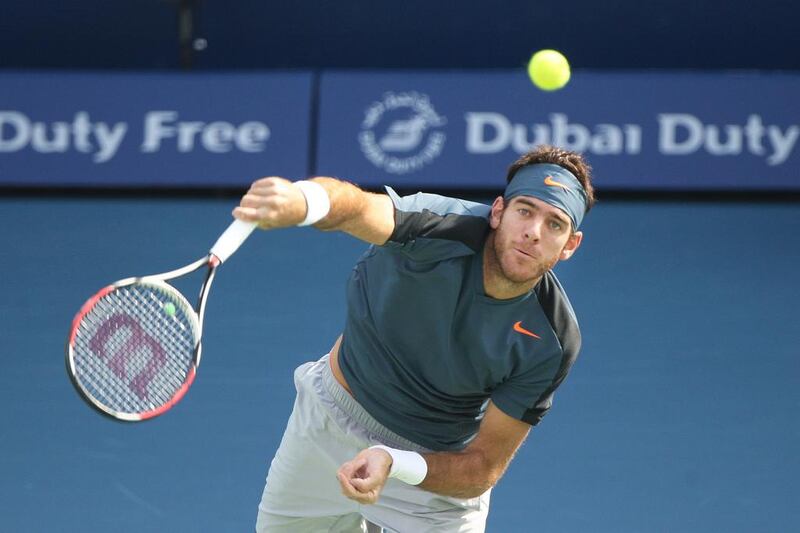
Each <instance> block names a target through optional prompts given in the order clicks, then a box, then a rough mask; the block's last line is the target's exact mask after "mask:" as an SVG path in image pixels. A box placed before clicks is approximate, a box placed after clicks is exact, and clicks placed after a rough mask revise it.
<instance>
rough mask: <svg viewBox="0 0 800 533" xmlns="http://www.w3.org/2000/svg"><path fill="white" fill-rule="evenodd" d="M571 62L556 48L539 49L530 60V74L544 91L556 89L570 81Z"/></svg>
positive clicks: (533, 80)
mask: <svg viewBox="0 0 800 533" xmlns="http://www.w3.org/2000/svg"><path fill="white" fill-rule="evenodd" d="M569 75H570V72H569V62H568V61H567V58H566V57H564V56H563V55H562V54H561V52H558V51H556V50H539V51H538V52H536V53H535V54H533V56H531V60H530V61H529V62H528V76H530V78H531V81H532V82H533V84H534V85H536V86H537V87H538V88H540V89H541V90H543V91H555V90H557V89H560V88H562V87H563V86H564V85H566V84H567V82H568V81H569Z"/></svg>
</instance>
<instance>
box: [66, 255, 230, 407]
mask: <svg viewBox="0 0 800 533" xmlns="http://www.w3.org/2000/svg"><path fill="white" fill-rule="evenodd" d="M220 264H221V262H220V260H219V259H218V258H217V257H216V256H215V255H214V254H211V253H209V254H208V255H207V256H206V257H203V258H200V259H198V260H197V261H194V262H193V263H190V264H188V265H186V266H184V267H182V268H178V269H175V270H170V271H169V272H163V273H161V274H153V275H149V276H137V277H132V278H125V279H121V280H119V281H115V282H114V283H112V284H110V285H108V286H106V287H103V288H102V289H101V290H100V291H98V292H97V293H96V294H95V295H93V296H92V297H91V298H89V299H88V300H87V301H86V303H84V304H83V306H81V308H80V310H79V311H78V313H77V314H76V315H75V318H74V319H73V320H72V325H71V329H70V334H69V336H68V337H67V346H66V366H67V374H68V375H69V378H70V381H71V382H72V384H73V386H74V387H75V389H76V390H77V391H78V393H79V395H80V396H81V398H83V399H84V400H85V401H86V403H88V404H89V405H90V406H91V407H93V408H94V409H95V410H97V411H98V412H100V413H101V414H103V415H105V416H108V417H110V418H112V419H114V420H118V421H123V422H140V421H143V420H149V419H151V418H155V417H157V416H159V415H161V414H164V413H165V412H166V411H168V410H169V409H171V408H172V407H173V406H175V404H176V403H178V402H179V401H180V400H181V399H182V398H183V397H184V396H185V395H186V392H187V391H188V390H189V387H191V385H192V383H193V382H194V379H195V376H196V375H197V367H198V366H199V365H200V356H201V355H202V333H203V317H204V316H205V310H206V300H207V298H208V292H209V290H210V288H211V284H212V283H213V282H214V276H215V275H216V271H217V267H218V266H219V265H220ZM204 266H208V270H207V272H206V275H205V279H204V280H203V284H202V285H201V287H200V294H199V296H198V298H197V303H196V304H195V306H192V305H191V304H190V303H189V301H188V300H187V299H186V297H185V296H184V295H183V293H181V292H180V291H179V290H178V289H176V288H175V287H174V286H172V285H171V284H169V283H167V281H169V280H173V279H176V278H180V277H182V276H186V275H188V274H191V273H193V272H196V271H197V270H200V269H201V268H203V267H204ZM142 283H145V284H148V283H149V284H155V285H158V286H162V287H163V286H166V287H167V288H168V290H169V292H170V293H171V294H173V295H174V296H176V297H178V298H180V299H181V300H182V301H183V302H184V303H185V306H186V307H185V308H186V309H187V310H190V311H191V315H190V320H191V321H193V322H195V325H196V328H197V343H196V344H195V347H194V353H193V357H192V363H191V366H190V367H189V370H188V371H187V373H186V377H185V379H184V382H183V384H182V385H181V387H180V388H178V390H177V391H176V392H175V393H174V394H173V395H172V397H171V398H170V399H169V400H168V401H167V402H165V403H163V404H161V405H159V406H158V407H156V408H154V409H151V410H149V411H144V412H141V413H130V412H121V411H116V410H114V409H111V408H110V407H108V406H106V405H104V404H103V403H102V402H100V401H98V400H97V399H96V398H95V397H94V396H93V395H92V394H91V393H90V392H89V391H88V390H87V389H86V388H85V387H84V386H83V384H82V383H81V382H80V381H79V379H78V378H77V377H76V374H77V372H76V368H75V362H74V352H73V344H74V341H75V336H76V335H77V332H78V326H79V325H80V323H81V321H82V320H83V318H84V317H85V316H86V315H87V314H88V313H89V312H90V311H91V310H92V309H93V308H94V306H95V305H96V304H97V303H98V302H99V301H100V300H101V299H102V298H103V297H105V296H107V295H109V294H111V293H112V292H114V291H115V290H118V289H121V288H123V287H126V286H130V285H134V284H142Z"/></svg>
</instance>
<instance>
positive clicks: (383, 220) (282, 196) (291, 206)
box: [233, 177, 394, 244]
mask: <svg viewBox="0 0 800 533" xmlns="http://www.w3.org/2000/svg"><path fill="white" fill-rule="evenodd" d="M311 181H314V182H315V183H318V184H319V185H321V186H322V187H323V188H324V189H325V192H327V193H328V198H329V199H330V203H331V208H330V211H329V212H328V214H327V215H326V216H325V217H324V218H323V219H322V220H320V221H319V222H317V223H316V224H314V227H315V228H318V229H320V230H323V231H344V232H346V233H349V234H350V235H353V236H354V237H356V238H358V239H361V240H363V241H366V242H369V243H372V244H384V243H385V242H386V241H387V240H389V237H390V236H391V235H392V232H393V231H394V204H392V200H391V199H390V198H389V197H388V196H387V195H385V194H373V193H369V192H366V191H362V190H361V189H359V188H358V187H356V186H355V185H353V184H351V183H347V182H345V181H340V180H337V179H334V178H325V177H317V178H313V179H312V180H311ZM306 211H307V206H306V199H305V196H303V193H302V192H301V191H300V188H299V187H297V186H296V185H294V184H293V183H292V182H290V181H288V180H286V179H283V178H278V177H269V178H262V179H260V180H257V181H255V182H254V183H253V184H252V185H251V186H250V190H248V191H247V193H246V194H245V195H244V196H243V197H242V200H241V202H240V204H239V207H237V208H236V209H234V210H233V216H235V217H236V218H238V219H241V220H245V221H248V222H258V225H259V227H260V228H262V229H272V228H285V227H290V226H295V225H297V224H299V223H300V222H302V221H303V220H304V219H305V216H306Z"/></svg>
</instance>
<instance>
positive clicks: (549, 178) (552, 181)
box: [544, 176, 569, 190]
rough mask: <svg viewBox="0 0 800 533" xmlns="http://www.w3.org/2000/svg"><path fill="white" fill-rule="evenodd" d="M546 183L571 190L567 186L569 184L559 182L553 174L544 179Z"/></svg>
mask: <svg viewBox="0 0 800 533" xmlns="http://www.w3.org/2000/svg"><path fill="white" fill-rule="evenodd" d="M544 184H545V185H550V186H551V187H561V188H562V189H567V190H569V187H567V186H566V185H564V184H563V183H559V182H557V181H556V180H554V179H553V176H547V177H546V178H545V179H544Z"/></svg>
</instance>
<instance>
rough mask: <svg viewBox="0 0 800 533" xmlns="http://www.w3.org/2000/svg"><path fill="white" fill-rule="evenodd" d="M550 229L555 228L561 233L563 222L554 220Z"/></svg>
mask: <svg viewBox="0 0 800 533" xmlns="http://www.w3.org/2000/svg"><path fill="white" fill-rule="evenodd" d="M550 227H551V228H553V229H554V230H556V231H561V227H562V226H561V222H557V221H555V220H553V221H551V222H550Z"/></svg>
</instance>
